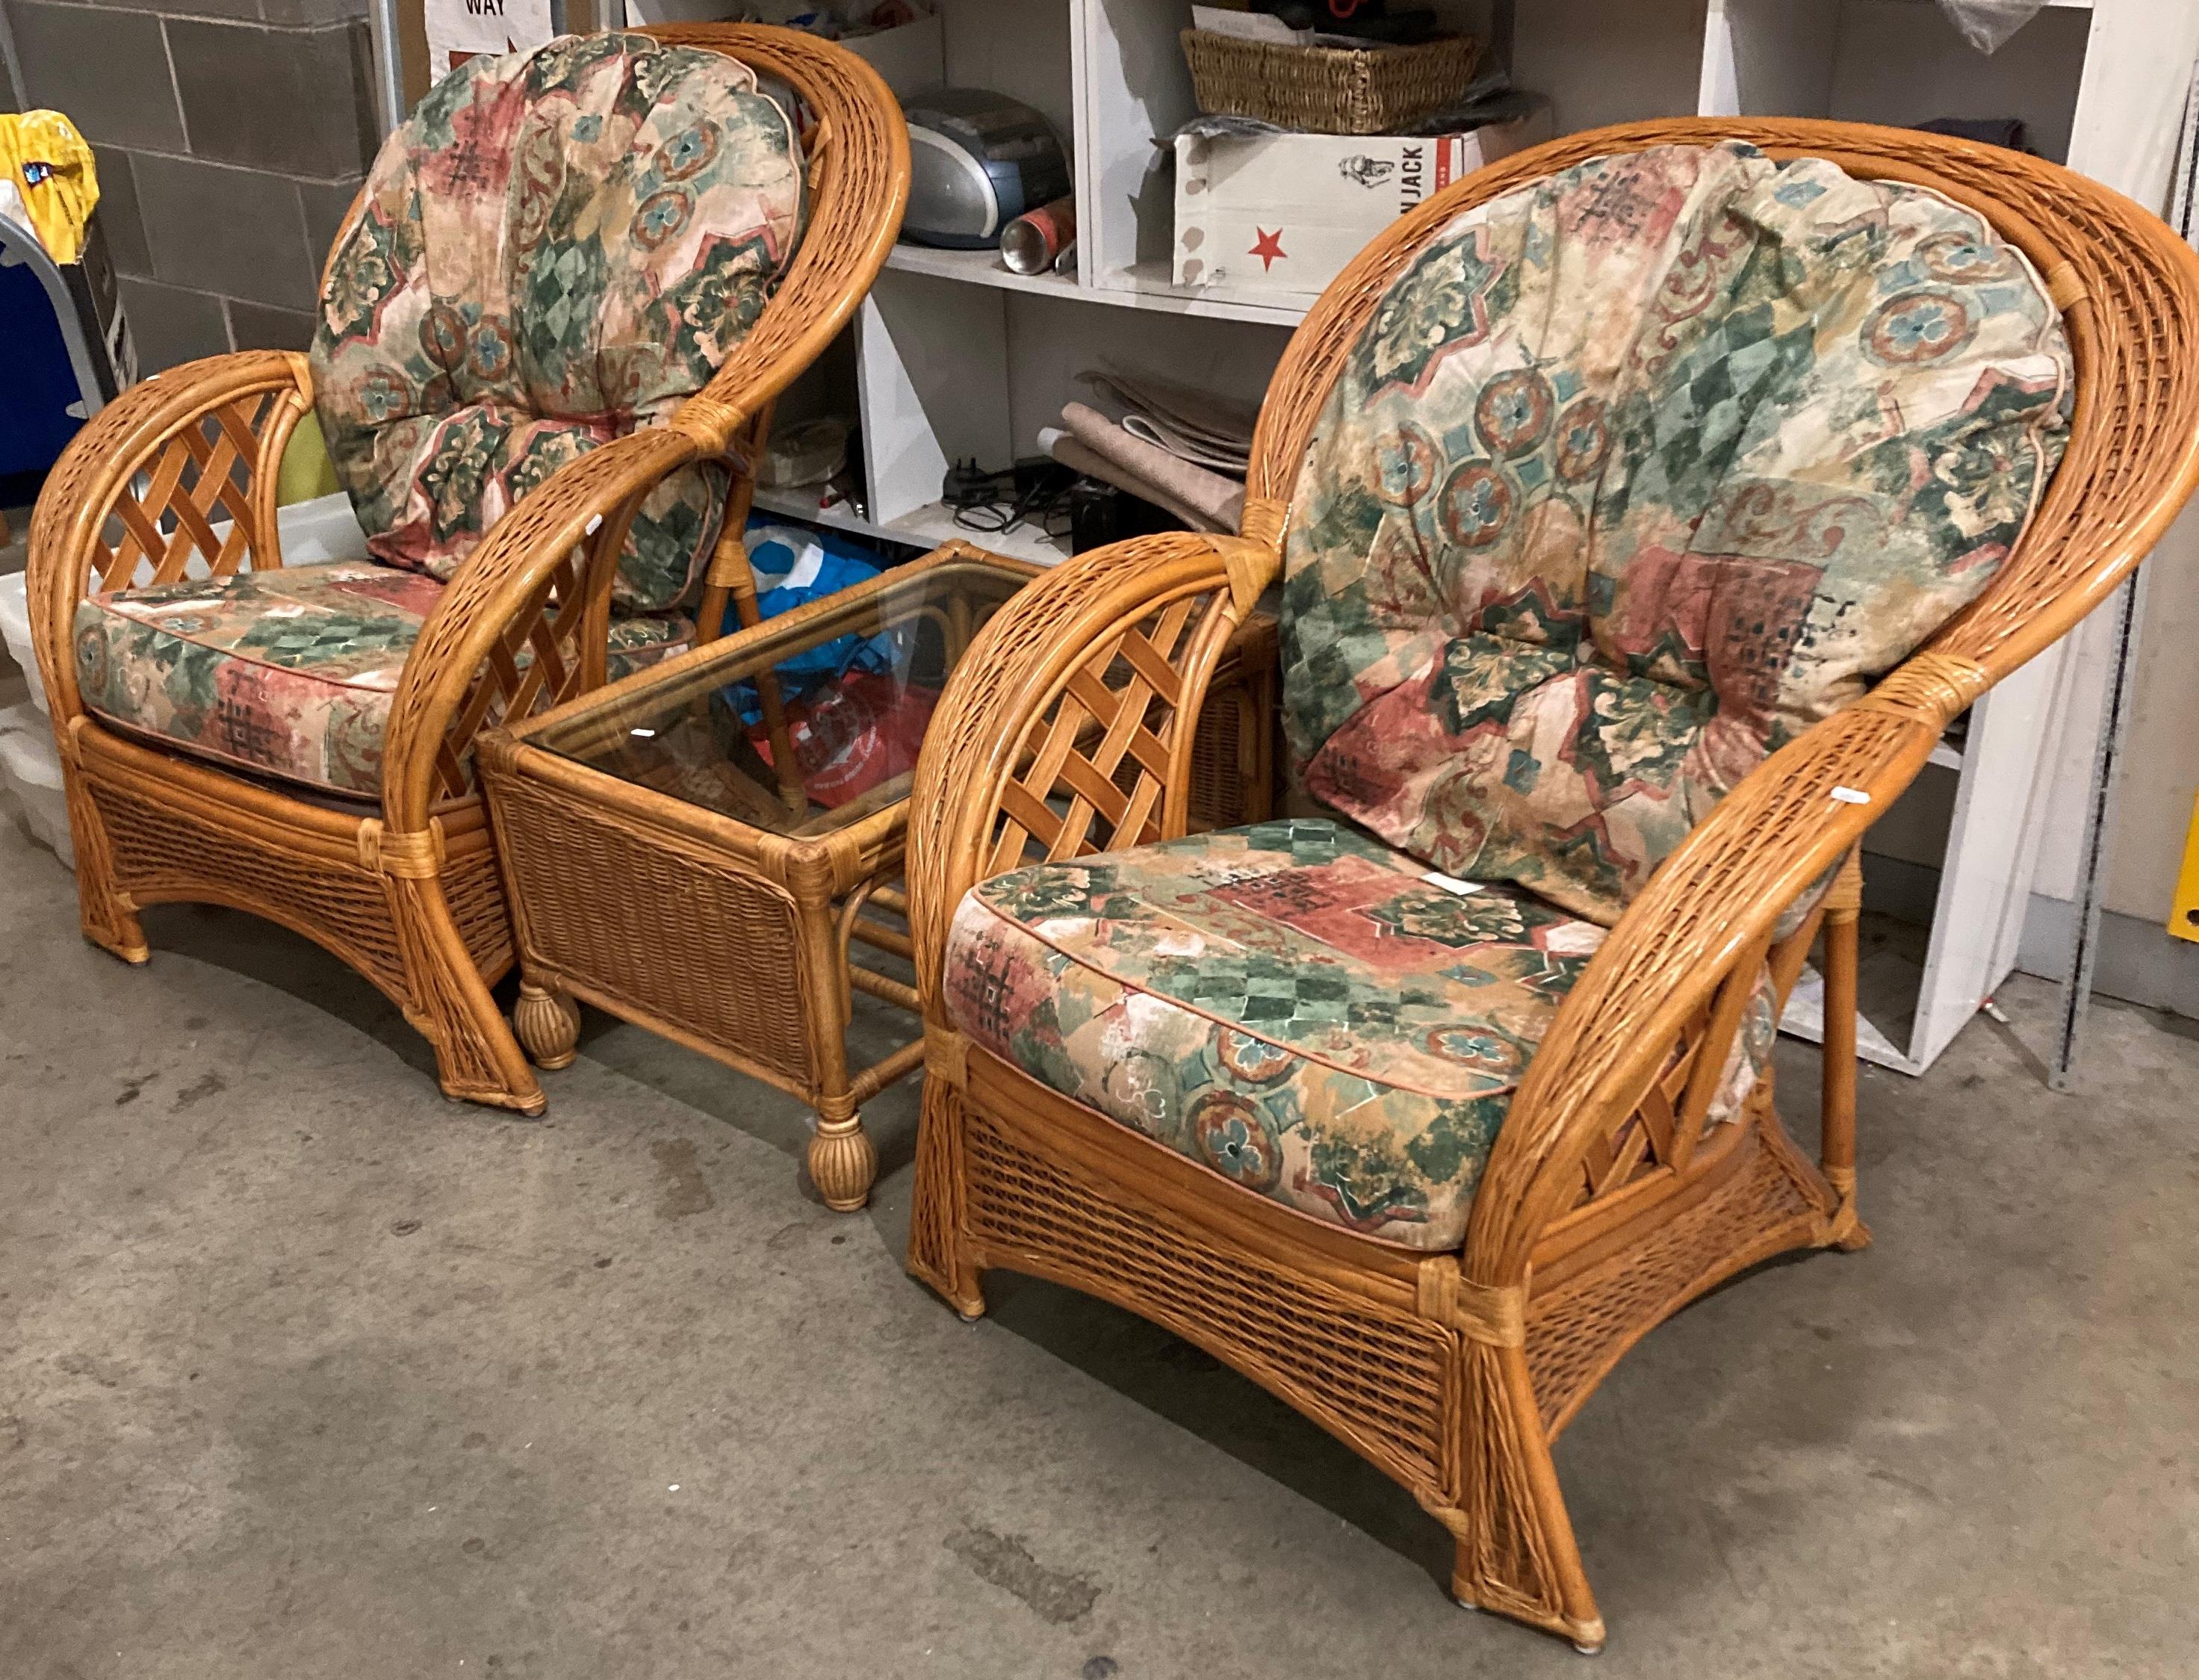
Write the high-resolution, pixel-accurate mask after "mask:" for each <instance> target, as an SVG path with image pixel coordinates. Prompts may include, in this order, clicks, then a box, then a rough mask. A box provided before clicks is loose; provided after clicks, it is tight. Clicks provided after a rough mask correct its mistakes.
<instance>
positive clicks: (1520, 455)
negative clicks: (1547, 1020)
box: [1284, 143, 2073, 925]
mask: <svg viewBox="0 0 2199 1680" xmlns="http://www.w3.org/2000/svg"><path fill="white" fill-rule="evenodd" d="M2072 392H2073V382H2072V370H2071V364H2070V359H2069V353H2068V346H2067V343H2066V341H2065V340H2064V338H2063V335H2062V330H2061V326H2060V322H2059V317H2058V315H2057V312H2056V309H2055V307H2054V306H2053V304H2052V303H2051V301H2050V300H2049V297H2048V295H2047V292H2046V289H2045V288H2044V286H2043V285H2042V284H2041V283H2040V281H2039V277H2038V276H2037V275H2036V274H2034V273H2033V271H2032V269H2031V267H2030V265H2029V264H2028V263H2027V261H2026V260H2025V259H2024V257H2023V256H2022V254H2021V253H2020V252H2018V251H2017V250H2016V249H2015V248H2013V247H2012V246H2009V245H2008V244H2006V243H2004V242H2002V241H2001V240H2000V239H1998V237H1997V236H1995V235H1994V234H1993V233H1992V230H1991V229H1990V228H1988V227H1987V226H1986V224H1985V223H1984V222H1983V220H1982V219H1980V218H1979V217H1978V216H1977V215H1976V214H1974V213H1972V212H1970V211H1968V210H1965V209H1963V208H1961V207H1957V206H1956V205H1954V204H1953V203H1951V202H1950V201H1948V200H1946V199H1945V198H1942V197H1940V196H1939V195H1936V194H1934V193H1932V192H1930V191H1928V190H1924V189H1922V188H1918V187H1912V186H1907V185H1904V184H1896V183H1890V182H1860V181H1857V180H1853V179H1852V178H1849V177H1848V176H1846V174H1844V173H1843V172H1841V171H1840V169H1838V168H1836V167H1835V166H1833V165H1831V164H1829V163H1828V162H1825V161H1823V160H1813V159H1800V160H1794V161H1791V162H1788V163H1783V164H1782V163H1775V162H1774V161H1773V160H1770V158H1768V157H1766V156H1764V155H1763V154H1761V153H1759V152H1758V151H1756V150H1754V149H1753V148H1750V147H1747V146H1745V145H1741V144H1738V143H1724V144H1719V145H1715V146H1710V147H1679V146H1674V147H1663V148H1657V149H1650V150H1647V151H1643V152H1640V153H1636V154H1631V155H1624V156H1618V157H1608V158H1603V159H1599V160H1593V161H1590V162H1588V163H1584V164H1582V165H1580V166H1578V167H1576V168H1573V169H1570V170H1567V171H1566V172H1562V173H1560V174H1557V175H1554V176H1551V177H1549V178H1547V179H1545V180H1543V181H1542V182H1539V183H1537V184H1534V185H1532V186H1529V187H1525V188H1522V189H1520V190H1517V191H1514V192H1512V193H1509V194H1507V195H1503V196H1501V197H1498V198H1496V199H1493V200H1490V201H1488V202H1487V203H1484V204H1483V205H1480V206H1479V207H1475V208H1473V209H1472V210H1469V211H1467V212H1466V213H1463V214H1461V216H1459V217H1458V219H1456V220H1455V222H1454V223H1452V224H1451V225H1450V226H1449V228H1447V229H1446V230H1444V232H1443V233H1442V234H1441V235H1440V236H1438V238H1437V239H1436V240H1435V241H1434V242H1432V244H1431V245H1430V246H1429V247H1428V248H1426V250H1425V251H1424V252H1423V253H1422V254H1420V256H1419V257H1417V258H1416V259H1415V260H1414V262H1413V263H1412V264H1411V265H1410V266H1409V268H1408V269H1407V270H1406V271H1404V272H1403V274H1402V275H1401V276H1400V277H1399V278H1398V279H1397V281H1396V282H1395V283H1393V285H1392V286H1391V290H1390V292H1389V294H1388V295H1387V297H1386V298H1385V300H1384V301H1383V302H1382V303H1381V305H1380V306H1379V309H1378V310H1377V312H1376V313H1375V314H1374V317H1373V318H1372V320H1371V322H1370V324H1369V325H1368V328H1367V329H1366V330H1365V331H1364V332H1363V333H1362V336H1361V337H1360V339H1359V341H1358V342H1357V343H1356V345H1355V346H1354V347H1352V349H1351V350H1350V353H1349V355H1348V359H1347V361H1346V363H1345V365H1344V371H1343V375H1342V376H1341V377H1340V378H1339V381H1338V382H1337V384H1336V386H1335V388H1334V389H1333V392H1332V393H1331V394H1330V397H1329V399H1328V401H1327V405H1326V407H1325V408H1324V409H1323V411H1322V412H1321V416H1320V417H1319V420H1318V422H1317V423H1316V427H1315V435H1314V439H1313V441H1312V443H1311V445H1310V446H1309V452H1308V454H1307V456H1306V458H1305V460H1304V466H1303V469H1302V470H1301V472H1300V474H1299V476H1298V489H1297V492H1296V495H1295V500H1294V505H1293V507H1292V514H1291V522H1290V529H1289V537H1288V545H1287V551H1286V585H1285V596H1284V636H1285V649H1284V662H1285V664H1284V668H1285V679H1284V684H1285V708H1286V726H1287V727H1288V729H1289V732H1290V734H1291V738H1292V746H1293V749H1294V751H1295V752H1296V754H1297V755H1298V756H1299V758H1300V759H1301V760H1303V761H1305V776H1306V784H1307V786H1308V788H1309V790H1310V791H1312V792H1313V794H1314V795H1315V796H1316V797H1317V798H1319V799H1320V800H1321V801H1322V802H1324V803H1326V804H1327V805H1328V806H1329V807H1331V808H1334V809H1336V810H1339V811H1341V812H1344V813H1345V814H1348V815H1350V816H1351V817H1352V818H1354V819H1355V820H1357V821H1359V822H1360V823H1362V824H1363V825H1366V826H1367V827H1368V828H1369V829H1371V830H1372V831H1374V832H1375V833H1377V834H1379V835H1380V836H1382V837H1384V838H1385V839H1387V840H1388V841H1389V842H1390V843H1392V844H1394V845H1397V846H1398V847H1401V848H1402V849H1404V850H1405V851H1407V852H1409V853H1410V854H1412V855H1414V856H1415V857H1418V858H1420V859H1423V860H1426V861H1427V862H1429V863H1432V864H1433V865H1434V866H1437V867H1438V868H1439V869H1442V870H1444V871H1446V872H1449V873H1450V874H1453V875H1457V876H1462V877H1467V878H1473V879H1476V880H1511V881H1515V882H1519V883H1521V884H1525V885H1526V886H1529V887H1531V888H1532V889H1533V890H1535V891H1536V892H1537V894H1539V895H1542V896H1543V897H1545V898H1548V899H1549V900H1551V901H1554V902H1556V903H1558V904H1560V905H1563V906H1564V907H1566V908H1568V909H1570V910H1572V911H1573V912H1574V913H1578V914H1579V915H1582V916H1584V917H1588V918H1589V919H1593V920H1595V921H1598V922H1601V923H1604V924H1607V925H1608V924H1610V923H1612V922H1613V921H1615V920H1616V919H1617V918H1618V916H1619V913H1620V912H1621V911H1622V910H1623V909H1624V907H1625V905H1626V904H1627V903H1628V902H1629V901H1630V900H1631V899H1632V898H1633V896H1634V895H1635V894H1636V892H1637V891H1638V890H1640V888H1641V886H1642V883H1643V882H1644V881H1645V880H1646V879H1647V878H1648V874H1649V872H1650V871H1651V870H1653V869H1654V867H1655V866H1656V865H1657V864H1658V863H1659V861H1661V860H1663V859H1664V858H1665V856H1666V855H1668V854H1669V853H1670V852H1671V850H1672V849H1673V848H1674V847H1675V846H1677V844H1678V843H1679V842H1680V841H1681V840H1682V839H1683V837H1685V836H1686V835H1687V833H1688V831H1689V829H1690V828H1692V827H1693V826H1694V824H1695V823H1696V822H1698V821H1699V820H1701V818H1702V817H1703V815H1704V814H1706V812H1707V811H1708V810H1709V809H1710V808H1712V806H1713V805H1714V804H1715V803H1716V802H1717V801H1718V799H1719V798H1720V797H1721V796H1723V795H1724V793H1726V792H1727V791H1728V790H1730V789H1731V788H1732V787H1733V786H1734V785H1735V784H1736V783H1737V782H1738V781H1739V780H1740V779H1741V778H1742V777H1743V776H1744V775H1746V774H1747V773H1748V771H1749V770H1750V769H1751V768H1753V767H1754V766H1755V765H1756V764H1757V763H1759V761H1761V760H1762V759H1763V758H1764V756H1765V755H1766V754H1767V753H1769V752H1770V751H1772V750H1775V749H1776V748H1777V747H1779V746H1780V745H1782V744H1784V743H1785V742H1786V741H1787V740H1788V738H1791V737H1793V736H1794V735H1795V734H1797V733H1799V732H1801V731H1802V730H1804V729H1805V728H1807V727H1808V726H1810V725H1811V723H1813V722H1816V721H1817V720H1819V719H1821V718H1823V717H1825V716H1827V715H1829V714H1830V713H1831V712H1833V711H1834V710H1835V709H1838V708H1839V707H1840V706H1841V705H1843V704H1845V703H1848V702H1850V701H1852V700H1853V699H1855V698H1857V697H1858V696H1860V695H1861V694H1862V693H1863V692H1864V689H1865V687H1866V686H1867V685H1868V684H1869V681H1870V680H1873V679H1874V678H1875V677H1877V676H1879V675H1881V674H1884V673H1885V672H1886V671H1887V670H1889V669H1890V668H1893V666H1894V665H1896V664H1898V663H1899V662H1900V661H1901V660H1902V659H1904V657H1905V656H1907V655H1908V654H1909V653H1910V652H1911V651H1912V650H1915V649H1916V647H1917V646H1918V645H1920V644H1922V642H1923V641H1924V639H1926V638H1927V637H1928V636H1929V635H1930V634H1931V633H1932V632H1933V631H1934V630H1935V629H1937V628H1938V627H1939V626H1940V625H1941V624H1943V623H1944V622H1945V621H1946V620H1947V619H1948V618H1949V617H1950V616H1951V615H1953V614H1954V613H1955V612H1956V611H1957V610H1959V609H1960V608H1961V607H1962V606H1963V605H1964V604H1966V603H1968V602H1969V601H1970V600H1971V599H1972V598H1974V597H1975V596H1976V595H1977V594H1978V592H1980V590H1982V589H1983V588H1984V587H1985V586H1986V583H1987V582H1988V581H1989V580H1991V579H1992V575H1993V574H1994V572H1995V570H1996V569H1998V567H1999V566H2000V564H2001V563H2002V562H2003V560H2004V558H2005V557H2007V555H2008V553H2009V549H2010V547H2011V545H2013V544H2014V543H2015V540H2016V536H2017V534H2018V533H2019V532H2020V531H2021V529H2022V528H2023V525H2024V522H2025V520H2026V519H2027V517H2028V516H2029V515H2030V514H2031V512H2032V510H2033V509H2034V508H2035V507H2036V506H2037V505H2038V503H2039V498H2040V496H2041V494H2042V493H2043V491H2044V486H2045V483H2046V481H2047V479H2048V478H2049V476H2050V474H2051V473H2052V471H2053V469H2054V467H2055V465H2056V463H2057V462H2058V460H2059V459H2060V456H2061V452H2062V446H2063V443H2064V441H2065V440H2066V436H2067V427H2068V417H2069V413H2070V408H2071V403H2072Z"/></svg>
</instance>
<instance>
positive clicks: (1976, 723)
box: [1909, 650, 2061, 1067]
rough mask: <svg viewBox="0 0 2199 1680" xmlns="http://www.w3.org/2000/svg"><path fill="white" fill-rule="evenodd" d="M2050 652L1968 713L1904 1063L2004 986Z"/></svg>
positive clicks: (1932, 1049) (2049, 685)
mask: <svg viewBox="0 0 2199 1680" xmlns="http://www.w3.org/2000/svg"><path fill="white" fill-rule="evenodd" d="M2060 666H2061V656H2060V653H2059V651H2058V650H2053V651H2050V652H2049V653H2046V654H2043V655H2041V656H2039V658H2037V659H2034V660H2033V661H2032V662H2030V663H2029V664H2028V665H2026V666H2025V667H2024V668H2022V669H2021V670H2020V671H2018V672H2016V673H2015V674H2014V675H2013V676H2011V677H2009V678H2008V679H2007V680H2005V681H2004V682H2003V683H2002V684H2001V685H1999V686H1998V688H1996V689H1994V690H1993V691H1992V693H1990V694H1988V695H1986V697H1985V698H1984V699H1982V700H1980V701H1979V702H1978V703H1977V704H1976V705H1975V706H1974V707H1972V708H1971V709H1970V734H1969V745H1968V746H1967V747H1966V748H1965V749H1964V750H1963V775H1962V785H1961V789H1960V791H1959V792H1958V793H1957V796H1956V799H1955V821H1954V827H1953V830H1952V831H1951V833H1950V834H1949V836H1948V840H1947V860H1946V865H1945V868H1944V869H1943V870H1942V872H1941V873H1940V876H1939V906H1938V907H1937V908H1936V910H1935V911H1934V913H1933V918H1932V948H1931V954H1930V955H1929V956H1928V958H1927V959H1926V960H1925V964H1924V980H1923V985H1922V990H1921V992H1920V994H1919V995H1918V997H1917V1000H1916V1028H1915V1030H1914V1032H1913V1033H1912V1035H1911V1036H1910V1045H1909V1051H1910V1056H1911V1058H1912V1059H1915V1060H1916V1062H1917V1063H1918V1064H1919V1065H1920V1066H1922V1067H1929V1066H1930V1065H1932V1062H1933V1059H1934V1058H1935V1057H1937V1056H1938V1055H1939V1053H1940V1051H1942V1050H1944V1049H1945V1048H1946V1047H1947V1042H1948V1041H1949V1040H1950V1039H1951V1038H1953V1037H1954V1035H1956V1034H1957V1032H1959V1031H1961V1030H1962V1029H1963V1025H1964V1024H1966V1023H1967V1022H1968V1021H1969V1018H1970V1017H1971V1016H1973V1015H1974V1014H1976V1013H1977V1010H1978V1005H1979V1004H1980V1002H1982V1001H1983V1000H1985V999H1986V997H1988V996H1989V995H1991V994H1992V990H1993V989H1994V988H1995V987H1996V986H1998V984H1999V983H2000V982H2001V981H2003V980H2004V979H2005V978H2007V971H2005V970H2003V971H2001V972H2000V973H1998V974H1996V973H1994V972H1992V967H1993V964H1994V961H1995V960H1996V955H1997V953H1998V948H1999V945H2000V942H2001V932H2002V924H2003V918H2004V915H2005V913H2006V911H2007V907H2008V902H2009V897H2010V895H2021V894H2022V893H2023V891H2024V890H2025V888H2026V887H2027V884H2028V883H2027V881H2025V880H2023V879H2021V878H2019V875H2018V869H2019V866H2020V865H2021V863H2022V861H2023V860H2024V857H2025V854H2026V850H2027V848H2026V844H2025V829H2026V827H2027V823H2026V818H2027V817H2028V816H2029V814H2030V813H2031V807H2032V796H2033V787H2034V785H2036V781H2037V779H2038V775H2039V762H2040V756H2041V755H2040V754H2039V743H2040V741H2041V739H2042V738H2043V737H2044V733H2045V731H2046V727H2047V724H2048V721H2049V712H2050V708H2051V704H2052V701H2053V697H2054V679H2055V676H2056V673H2057V671H2058V670H2059V668H2060Z"/></svg>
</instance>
